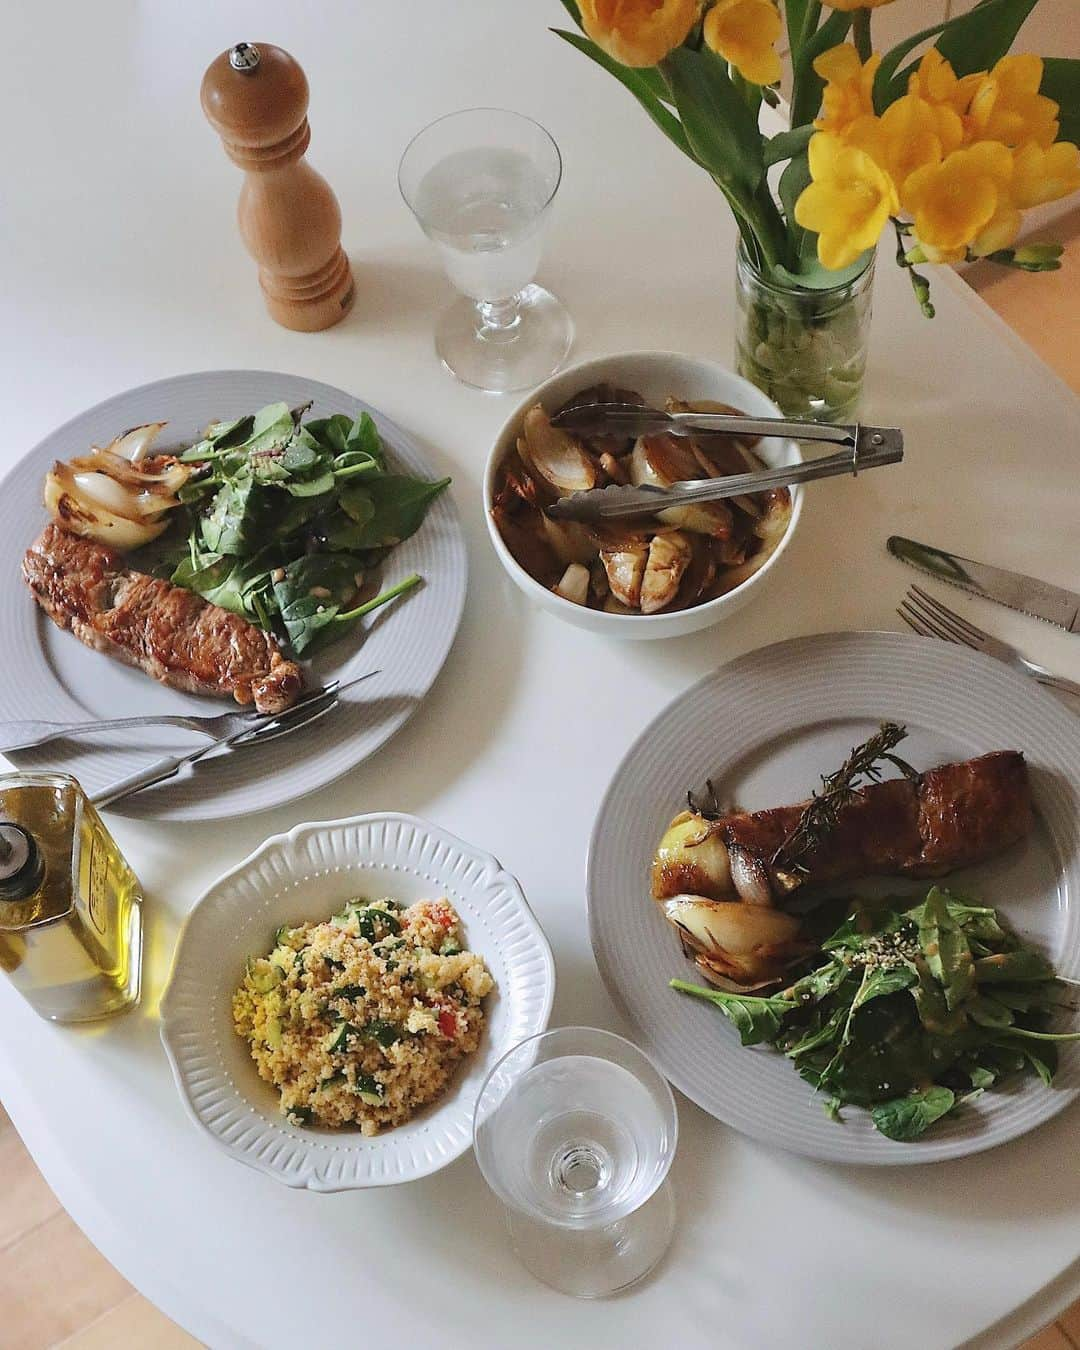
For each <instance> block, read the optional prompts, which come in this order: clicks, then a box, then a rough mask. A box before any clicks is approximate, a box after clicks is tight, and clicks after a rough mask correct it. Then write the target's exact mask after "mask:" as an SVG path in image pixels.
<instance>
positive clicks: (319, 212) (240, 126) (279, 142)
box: [202, 42, 354, 333]
mask: <svg viewBox="0 0 1080 1350" xmlns="http://www.w3.org/2000/svg"><path fill="white" fill-rule="evenodd" d="M202 107H203V112H204V113H205V114H206V116H207V118H208V120H209V122H210V125H211V126H212V127H213V128H214V130H215V131H216V132H217V133H218V135H220V137H221V139H222V140H223V141H224V143H225V153H226V154H227V155H228V156H229V158H230V159H231V160H232V161H233V163H234V164H239V165H240V167H241V168H242V169H243V170H244V174H245V177H244V186H243V187H242V188H241V190H240V202H239V206H238V208H237V218H238V220H239V223H240V234H241V236H242V237H243V240H244V243H245V245H246V246H247V250H248V252H249V253H250V254H251V256H252V257H253V258H254V259H255V261H256V262H257V263H258V264H259V284H260V285H261V286H262V289H263V295H264V296H265V297H266V307H267V309H268V310H269V311H270V314H271V316H272V317H273V318H275V319H276V320H277V321H278V323H280V324H284V326H285V327H286V328H297V329H300V330H301V331H303V332H309V333H310V332H315V331H316V330H318V329H320V328H329V327H330V326H331V324H335V323H337V322H338V320H339V319H342V318H344V316H345V315H346V314H347V313H348V312H349V309H350V307H351V306H352V302H353V295H354V286H353V278H352V272H351V270H350V268H349V260H348V258H347V257H346V256H345V253H344V251H343V250H342V247H341V211H340V209H339V207H338V204H337V198H336V197H335V196H334V194H333V192H332V191H331V188H330V185H329V183H327V181H326V179H325V178H323V177H322V176H321V175H320V174H317V173H316V172H315V170H314V169H313V168H312V167H311V166H310V165H309V164H308V163H306V162H305V160H304V158H303V156H304V151H305V150H306V149H307V147H308V141H309V140H310V139H311V130H310V128H309V127H308V120H307V108H308V82H307V78H306V77H305V75H304V72H303V70H301V68H300V66H299V65H297V63H296V62H295V61H294V60H293V58H292V57H291V56H290V55H289V53H288V52H286V51H282V49H281V48H280V47H273V46H271V45H270V44H269V43H261V44H260V45H259V46H257V47H256V46H255V45H254V44H253V43H250V42H239V43H237V45H236V46H235V47H231V48H230V49H229V50H228V51H227V52H222V53H221V55H220V56H219V57H218V58H217V60H216V61H214V63H213V64H212V65H211V66H210V68H209V69H208V70H207V72H206V74H205V75H204V76H203V82H202Z"/></svg>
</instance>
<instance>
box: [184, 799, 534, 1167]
mask: <svg viewBox="0 0 1080 1350" xmlns="http://www.w3.org/2000/svg"><path fill="white" fill-rule="evenodd" d="M358 895H367V896H369V897H371V898H376V897H379V898H381V897H383V896H389V897H391V898H392V899H395V900H398V901H400V902H401V903H402V904H404V905H410V904H413V903H414V902H415V901H417V900H425V899H426V900H431V899H439V898H441V897H443V896H445V897H446V898H448V899H449V900H450V901H451V903H452V904H453V905H454V908H455V909H456V910H457V912H458V914H459V916H460V918H461V924H462V935H463V937H464V941H465V943H466V947H467V949H468V950H470V951H474V952H479V953H480V955H481V956H482V957H483V958H484V961H485V963H486V964H487V968H488V970H489V971H490V972H491V975H492V978H493V979H494V981H495V988H494V990H493V991H492V993H491V994H490V995H489V996H488V998H487V999H486V1001H485V1005H484V1006H485V1011H486V1014H487V1022H486V1025H485V1027H484V1031H483V1035H482V1038H481V1041H480V1048H479V1049H478V1050H477V1051H476V1053H475V1054H473V1055H470V1056H469V1057H468V1058H467V1059H466V1060H465V1061H464V1062H463V1063H462V1064H461V1065H459V1067H458V1069H457V1072H456V1073H455V1074H454V1076H453V1078H452V1079H451V1081H450V1084H449V1086H448V1087H447V1089H446V1091H445V1092H444V1094H443V1095H442V1096H441V1097H440V1098H439V1099H438V1100H437V1101H436V1102H433V1103H432V1104H431V1105H430V1106H428V1107H426V1108H425V1109H423V1110H421V1111H420V1112H418V1113H417V1115H415V1116H414V1117H413V1118H412V1120H409V1121H406V1123H405V1124H404V1125H399V1126H397V1127H396V1128H395V1129H392V1130H385V1131H384V1132H383V1133H382V1134H379V1135H375V1136H374V1137H370V1138H369V1137H367V1136H365V1135H363V1134H361V1133H360V1132H359V1130H322V1129H310V1128H305V1127H302V1126H299V1125H293V1124H292V1123H291V1122H290V1121H288V1120H286V1119H285V1117H284V1116H282V1114H281V1112H280V1110H279V1109H278V1094H277V1092H276V1091H275V1090H274V1088H273V1087H271V1086H270V1084H269V1083H265V1082H264V1081H263V1080H262V1079H261V1078H260V1077H259V1075H258V1073H257V1072H256V1070H255V1065H254V1063H253V1062H252V1059H251V1055H250V1052H249V1050H248V1046H247V1042H246V1041H243V1040H241V1038H240V1037H239V1036H237V1035H236V1033H235V1031H234V1030H233V1024H232V996H233V992H234V990H235V989H236V988H237V986H238V985H239V984H240V981H241V980H242V979H243V975H244V965H245V962H246V961H247V958H248V957H249V956H252V955H255V956H257V955H259V954H262V953H266V952H268V951H269V950H270V948H271V946H272V945H273V941H274V933H275V931H276V929H277V928H278V926H279V925H280V924H285V923H287V924H298V923H303V922H305V921H307V920H312V921H315V922H321V921H323V920H325V919H327V918H329V917H330V915H331V914H333V913H334V912H335V910H339V909H340V908H341V907H342V905H343V904H345V902H346V901H348V900H352V899H355V898H356V896H358ZM554 997H555V963H554V962H553V960H552V957H551V948H550V947H549V946H548V943H547V939H546V938H545V937H544V934H543V930H542V929H541V927H540V925H539V923H537V921H536V918H535V917H534V915H533V912H532V910H531V909H530V908H529V906H528V903H527V902H526V900H525V896H524V895H523V894H522V890H521V887H520V886H519V885H518V883H517V881H516V880H515V879H514V878H513V877H512V876H511V875H510V873H509V872H507V871H505V870H504V869H503V868H502V867H501V866H500V865H499V863H498V862H497V861H496V860H495V859H494V858H493V857H492V856H491V855H490V854H489V853H485V852H483V851H482V850H480V849H476V848H473V847H472V845H470V844H466V843H463V842H462V841H461V840H460V839H456V838H455V837H454V836H453V835H452V834H448V833H447V832H446V831H445V830H443V829H440V828H439V827H438V826H437V825H429V824H428V823H427V822H426V821H423V820H418V819H417V818H416V817H415V816H406V815H399V814H397V813H396V812H380V813H378V814H374V815H367V816H355V817H353V818H352V819H351V820H335V821H325V822H318V823H316V824H312V825H297V826H296V828H295V829H292V830H290V831H289V833H288V834H279V835H275V836H274V837H273V838H271V839H267V840H266V842H265V843H263V844H261V845H260V846H259V848H257V849H256V850H255V852H254V853H253V854H252V855H251V856H250V857H249V858H246V859H245V860H244V861H243V862H242V863H240V864H239V865H238V866H237V867H234V868H233V869H232V870H231V871H229V872H226V873H225V875H224V876H223V877H221V878H220V879H219V880H218V881H216V882H214V884H213V885H212V886H211V887H210V889H209V890H208V891H207V892H206V894H205V895H204V896H203V897H202V898H201V899H200V900H199V902H198V903H197V904H196V906H195V908H194V909H193V910H192V911H191V914H190V916H189V917H188V919H187V922H186V923H185V924H184V929H183V932H182V933H181V934H180V941H179V942H178V943H177V947H176V956H175V958H174V960H173V969H172V974H171V975H170V977H169V983H168V987H167V988H166V990H165V993H164V995H163V997H162V1000H161V1039H162V1041H163V1043H164V1045H165V1050H166V1052H167V1054H168V1056H169V1061H170V1063H171V1064H172V1068H173V1075H174V1077H175V1079H176V1085H177V1087H178V1088H179V1090H180V1095H181V1097H182V1098H183V1101H184V1105H185V1106H186V1107H187V1109H188V1113H189V1114H190V1115H191V1117H192V1119H193V1120H194V1121H195V1122H196V1124H198V1125H200V1126H201V1127H202V1128H203V1129H204V1130H205V1131H206V1132H207V1134H208V1135H209V1136H210V1137H211V1138H212V1139H213V1140H214V1142H215V1143H217V1144H218V1145H219V1146H220V1147H221V1148H223V1149H224V1150H225V1151H226V1152H227V1153H229V1154H230V1155H231V1156H232V1157H233V1158H235V1159H236V1160H237V1161H239V1162H242V1163H246V1164H247V1165H248V1166H250V1167H255V1168H257V1169H258V1170H259V1171H262V1172H266V1173H268V1174H269V1175H270V1176H272V1177H274V1178H275V1179H276V1180H277V1181H281V1182H284V1183H285V1185H287V1186H293V1187H298V1188H306V1189H307V1190H312V1191H342V1190H353V1189H357V1188H364V1187H368V1186H392V1185H395V1184H397V1183H399V1182H403V1181H414V1180H416V1179H417V1178H418V1177H423V1176H428V1175H430V1174H431V1173H432V1172H437V1171H438V1170H439V1169H440V1168H442V1167H445V1166H446V1165H447V1164H448V1163H451V1162H453V1161H454V1159H455V1158H458V1157H460V1156H461V1154H462V1153H464V1152H465V1151H466V1150H467V1149H468V1148H469V1146H470V1144H471V1143H472V1118H473V1109H474V1107H475V1105H476V1099H477V1097H478V1096H479V1094H480V1089H481V1087H482V1086H483V1083H484V1080H485V1079H486V1077H487V1075H488V1074H489V1073H490V1071H491V1069H492V1068H493V1067H494V1066H495V1064H496V1063H498V1061H499V1060H500V1059H501V1058H502V1056H503V1055H505V1054H506V1053H507V1051H509V1050H510V1049H511V1048H512V1047H513V1046H515V1045H517V1044H518V1043H519V1042H520V1041H523V1040H526V1039H527V1038H528V1037H530V1036H536V1035H538V1034H539V1033H540V1032H542V1031H544V1030H545V1029H546V1027H547V1024H548V1018H549V1017H550V1015H551V1004H552V1000H553V999H554Z"/></svg>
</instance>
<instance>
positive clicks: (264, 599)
mask: <svg viewBox="0 0 1080 1350" xmlns="http://www.w3.org/2000/svg"><path fill="white" fill-rule="evenodd" d="M308 406H310V405H308ZM307 410H308V408H307V406H305V407H301V408H293V409H290V408H289V407H288V405H287V404H285V403H271V404H269V405H268V406H267V407H265V408H262V409H260V411H258V412H256V413H254V414H251V415H249V416H246V417H241V418H238V419H236V420H235V421H231V422H217V423H215V424H213V425H212V426H210V427H209V428H207V431H206V434H205V435H204V437H203V439H202V440H200V441H198V442H197V443H196V444H194V445H192V446H190V447H189V448H188V449H187V450H185V451H184V453H183V454H182V455H181V456H180V459H181V461H182V462H184V463H188V464H196V465H198V466H199V468H198V470H197V472H196V474H195V475H194V477H193V478H192V479H191V480H190V481H189V482H188V483H186V484H185V486H184V487H183V488H182V489H181V490H180V492H179V493H178V496H179V498H180V501H181V504H182V510H180V511H177V512H176V515H177V516H178V517H179V519H177V520H176V521H174V522H173V524H172V526H171V527H170V529H169V531H168V533H167V534H166V535H164V536H162V539H161V540H160V541H158V542H157V543H155V544H154V545H151V546H150V547H151V549H152V550H153V554H152V557H151V559H150V561H149V562H148V565H147V570H152V571H154V572H155V573H156V574H157V575H162V576H167V577H168V578H169V579H170V580H171V581H172V582H173V583H174V584H175V585H178V586H183V587H185V588H187V589H188V590H192V591H196V592H197V593H198V594H199V595H201V596H203V598H204V599H206V600H208V601H210V602H212V603H213V604H215V605H220V606H221V607H222V608H223V609H227V610H230V611H231V612H232V613H234V614H239V615H240V616H241V617H243V618H245V619H247V620H248V621H249V622H251V623H253V624H256V625H257V626H258V627H259V628H262V629H263V630H264V631H266V632H275V633H276V634H277V636H279V637H282V638H284V639H286V640H287V641H288V643H289V645H290V646H291V647H292V650H293V651H294V652H295V653H296V655H297V656H300V655H304V654H306V653H308V652H310V651H311V650H312V649H313V648H316V647H317V646H319V645H321V644H323V643H326V642H329V641H331V640H333V639H335V638H337V637H339V636H341V635H342V634H343V633H345V632H347V631H348V630H349V629H351V628H352V627H353V626H354V625H355V623H356V621H357V620H358V619H359V618H361V617H362V616H363V615H364V614H366V613H369V612H370V611H371V610H373V609H375V608H376V607H377V606H379V605H381V604H385V603H386V602H387V601H388V600H392V599H393V598H394V597H395V596H397V595H400V594H402V593H403V592H405V591H407V590H409V589H411V588H412V587H413V586H415V585H417V584H418V583H419V581H420V577H419V576H416V575H415V574H414V575H412V576H409V577H407V578H405V579H404V580H403V581H401V582H399V583H398V584H397V585H395V586H393V587H391V588H389V589H387V590H385V591H383V592H382V593H381V594H378V595H373V596H372V598H370V599H366V598H365V588H368V587H369V580H370V577H371V575H372V573H373V571H374V570H375V569H377V567H378V565H379V563H380V562H381V561H382V559H383V558H384V557H385V556H386V554H387V553H388V552H389V551H390V550H391V549H392V548H393V547H394V546H395V545H396V544H399V543H401V541H402V540H403V539H407V538H408V537H409V536H410V535H411V534H413V533H414V532H415V531H416V530H417V529H419V527H420V525H421V523H422V522H423V519H424V516H425V514H426V512H427V509H428V507H429V506H430V505H431V503H432V502H433V501H434V500H435V498H436V497H437V496H438V495H439V493H441V492H442V491H443V490H444V489H445V488H446V486H447V484H448V483H449V482H450V480H449V478H443V479H439V480H438V481H436V482H425V481H423V480H422V479H419V478H413V477H410V476H409V475H406V474H398V473H393V472H391V471H390V470H389V469H388V468H387V463H386V455H385V452H384V449H383V445H382V442H381V439H380V437H379V433H378V430H377V428H376V426H375V423H374V422H373V421H372V419H371V418H370V417H369V416H368V414H367V413H362V414H361V416H360V417H358V418H356V419H355V420H354V419H353V418H351V417H347V416H344V415H343V414H335V415H334V416H332V417H322V418H314V419H312V420H310V421H307V422H304V421H303V417H304V414H305V413H306V412H307Z"/></svg>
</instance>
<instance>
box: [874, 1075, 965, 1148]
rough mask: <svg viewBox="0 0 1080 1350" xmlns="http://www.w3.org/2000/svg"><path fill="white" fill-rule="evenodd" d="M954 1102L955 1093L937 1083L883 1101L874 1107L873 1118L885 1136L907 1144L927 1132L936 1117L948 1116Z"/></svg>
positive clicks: (938, 1118)
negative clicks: (924, 1088) (920, 1090)
mask: <svg viewBox="0 0 1080 1350" xmlns="http://www.w3.org/2000/svg"><path fill="white" fill-rule="evenodd" d="M955 1105H956V1095H955V1093H953V1092H952V1091H951V1090H950V1089H949V1088H947V1087H941V1086H940V1085H935V1086H934V1087H931V1088H927V1089H926V1091H925V1092H914V1093H911V1094H910V1095H909V1096H907V1097H894V1098H893V1100H892V1101H888V1102H882V1103H881V1104H880V1105H879V1106H875V1107H873V1108H872V1109H871V1111H870V1119H871V1120H872V1121H873V1122H874V1124H875V1126H876V1127H877V1129H878V1130H879V1131H880V1132H881V1133H882V1134H883V1135H884V1136H885V1137H886V1139H895V1140H896V1141H897V1142H899V1143H905V1142H907V1141H908V1140H911V1139H918V1138H919V1137H920V1136H921V1135H923V1134H925V1133H926V1131H927V1130H928V1129H929V1128H930V1126H931V1125H933V1123H934V1121H935V1120H940V1119H941V1117H942V1116H944V1115H947V1114H948V1113H949V1112H950V1111H951V1110H952V1109H953V1107H954V1106H955Z"/></svg>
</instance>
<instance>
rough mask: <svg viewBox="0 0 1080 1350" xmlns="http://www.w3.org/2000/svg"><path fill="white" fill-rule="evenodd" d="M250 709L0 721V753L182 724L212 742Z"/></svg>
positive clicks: (251, 717)
mask: <svg viewBox="0 0 1080 1350" xmlns="http://www.w3.org/2000/svg"><path fill="white" fill-rule="evenodd" d="M337 687H338V681H337V680H331V681H330V683H329V684H327V685H324V686H323V687H322V688H321V689H313V690H310V691H309V692H308V693H306V694H302V695H301V696H300V698H298V699H297V700H296V702H295V703H293V704H292V705H291V706H292V707H293V708H299V707H302V706H303V705H304V704H305V703H307V702H309V701H310V700H311V699H313V698H318V697H319V696H320V695H321V694H328V693H331V692H333V690H335V689H336V688H337ZM255 718H256V713H255V711H254V709H253V708H248V709H246V710H245V711H243V712H240V711H239V710H238V711H237V712H227V713H216V714H212V715H210V716H207V717H201V716H194V715H193V716H191V717H184V716H183V715H182V714H180V713H146V714H144V715H142V716H139V717H112V718H108V719H106V720H105V721H98V722H33V721H31V722H2V723H0V755H6V754H7V752H8V751H9V750H30V749H33V748H34V747H36V746H39V745H47V744H48V743H49V741H56V740H60V739H61V738H62V739H64V740H66V739H67V738H68V737H69V736H89V735H91V734H92V733H93V732H95V731H130V730H131V729H132V728H133V727H183V728H184V729H185V730H187V731H197V732H198V733H199V734H200V735H201V736H208V737H209V738H210V739H211V740H212V741H218V740H221V738H222V737H224V736H231V735H232V734H233V732H235V731H242V730H244V729H245V728H247V727H249V726H251V724H252V723H253V722H254V721H255Z"/></svg>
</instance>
